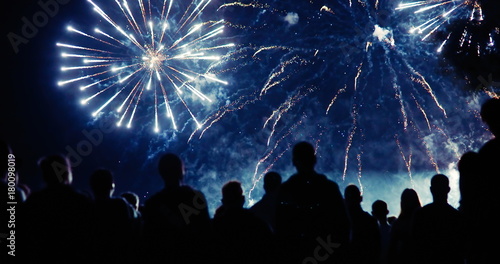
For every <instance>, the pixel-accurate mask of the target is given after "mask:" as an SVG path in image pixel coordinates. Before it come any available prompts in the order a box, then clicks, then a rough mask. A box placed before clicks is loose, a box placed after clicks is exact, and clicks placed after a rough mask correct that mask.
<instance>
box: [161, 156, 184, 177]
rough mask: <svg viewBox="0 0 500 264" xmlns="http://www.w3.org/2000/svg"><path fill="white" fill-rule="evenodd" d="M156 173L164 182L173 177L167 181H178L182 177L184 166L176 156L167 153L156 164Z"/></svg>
mask: <svg viewBox="0 0 500 264" xmlns="http://www.w3.org/2000/svg"><path fill="white" fill-rule="evenodd" d="M158 172H159V173H160V175H161V176H162V177H163V179H164V180H167V178H170V177H173V178H170V179H169V180H176V181H180V180H182V177H183V175H184V164H183V163H182V160H181V159H180V158H179V156H177V155H176V154H173V153H167V154H164V155H163V156H162V157H161V158H160V160H159V162H158Z"/></svg>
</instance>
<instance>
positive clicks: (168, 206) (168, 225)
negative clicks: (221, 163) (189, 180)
mask: <svg viewBox="0 0 500 264" xmlns="http://www.w3.org/2000/svg"><path fill="white" fill-rule="evenodd" d="M158 172H159V174H160V176H161V177H162V179H163V182H164V183H165V187H164V188H163V190H161V191H160V192H158V193H156V194H154V195H153V196H151V197H150V198H149V199H147V200H146V201H145V204H144V211H143V219H144V238H145V247H146V248H145V249H146V252H145V253H146V257H149V259H148V260H149V262H153V263H160V262H161V263H163V262H169V263H201V261H206V256H205V254H206V252H205V249H207V247H208V246H210V245H209V243H208V242H207V241H206V233H207V232H208V231H207V230H208V228H209V226H210V216H209V214H208V207H207V202H206V199H205V196H204V195H203V193H201V192H199V191H197V190H194V189H192V188H191V187H189V186H187V185H183V184H182V181H183V178H184V164H183V162H182V161H181V159H180V158H179V157H178V156H177V155H175V154H171V153H168V154H164V155H163V156H161V158H160V160H159V162H158Z"/></svg>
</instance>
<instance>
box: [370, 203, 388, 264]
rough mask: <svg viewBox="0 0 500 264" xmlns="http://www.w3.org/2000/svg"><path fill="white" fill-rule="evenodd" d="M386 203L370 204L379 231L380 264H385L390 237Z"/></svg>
mask: <svg viewBox="0 0 500 264" xmlns="http://www.w3.org/2000/svg"><path fill="white" fill-rule="evenodd" d="M388 214H389V209H387V203H386V202H384V201H382V200H376V201H375V202H373V204H372V216H373V217H375V219H377V223H378V227H379V231H380V263H381V264H387V263H388V260H387V254H388V251H389V242H390V237H391V225H390V224H389V222H388V219H387V215H388Z"/></svg>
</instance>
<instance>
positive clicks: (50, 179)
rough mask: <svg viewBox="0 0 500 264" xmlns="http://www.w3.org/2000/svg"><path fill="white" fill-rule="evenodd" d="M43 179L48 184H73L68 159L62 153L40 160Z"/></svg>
mask: <svg viewBox="0 0 500 264" xmlns="http://www.w3.org/2000/svg"><path fill="white" fill-rule="evenodd" d="M38 164H39V167H40V169H41V170H42V177H43V180H44V181H45V183H46V184H47V185H53V184H71V182H72V180H73V179H72V174H71V166H70V163H69V161H68V159H67V158H66V157H64V156H62V155H52V156H48V157H44V158H42V159H41V160H40V161H39V163H38Z"/></svg>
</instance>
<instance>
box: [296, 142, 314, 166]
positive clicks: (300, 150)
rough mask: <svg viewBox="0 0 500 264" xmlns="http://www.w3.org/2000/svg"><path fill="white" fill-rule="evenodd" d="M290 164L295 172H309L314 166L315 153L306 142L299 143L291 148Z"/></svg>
mask: <svg viewBox="0 0 500 264" xmlns="http://www.w3.org/2000/svg"><path fill="white" fill-rule="evenodd" d="M292 162H293V165H294V166H295V168H296V169H297V171H298V172H299V173H300V172H310V171H313V170H314V166H315V165H316V151H315V150H314V147H313V146H312V145H311V144H310V143H308V142H299V143H297V144H296V145H295V146H294V147H293V151H292Z"/></svg>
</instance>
